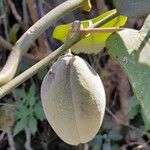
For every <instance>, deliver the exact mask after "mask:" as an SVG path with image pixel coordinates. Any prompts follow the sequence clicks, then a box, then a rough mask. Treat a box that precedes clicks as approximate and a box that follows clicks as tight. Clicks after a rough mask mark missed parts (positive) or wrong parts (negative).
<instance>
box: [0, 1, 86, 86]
mask: <svg viewBox="0 0 150 150" xmlns="http://www.w3.org/2000/svg"><path fill="white" fill-rule="evenodd" d="M84 1H85V0H67V1H65V2H64V3H62V4H60V5H59V6H57V7H56V8H54V9H53V10H51V11H50V12H49V13H47V14H46V15H45V16H44V17H42V18H41V19H40V20H39V21H37V22H36V23H35V24H34V25H33V26H31V27H30V28H29V29H28V30H27V31H26V32H25V33H24V34H23V36H22V37H21V38H20V39H19V40H18V41H17V42H16V44H15V46H14V47H13V51H12V53H11V54H10V55H9V57H8V60H7V62H6V64H5V66H4V67H3V69H2V70H1V72H0V85H3V84H5V83H7V82H8V81H10V80H11V79H12V78H13V77H14V76H15V73H16V70H17V68H18V65H19V62H20V60H21V58H22V56H23V55H24V54H25V53H26V52H27V50H28V49H29V47H30V46H31V44H32V43H33V42H34V41H35V40H36V39H37V38H38V37H39V35H40V34H41V33H43V32H44V31H45V30H46V29H47V28H48V27H49V26H51V25H52V24H54V23H55V22H56V21H57V20H59V19H60V18H62V17H63V16H65V15H66V14H67V13H69V12H71V11H73V10H74V9H76V8H77V7H80V5H81V4H82V3H83V2H84Z"/></svg>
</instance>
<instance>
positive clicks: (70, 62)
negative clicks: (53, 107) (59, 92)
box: [68, 56, 81, 143]
mask: <svg viewBox="0 0 150 150" xmlns="http://www.w3.org/2000/svg"><path fill="white" fill-rule="evenodd" d="M73 57H74V56H73ZM72 59H73V58H72V57H71V59H70V60H69V63H68V65H69V86H70V93H71V100H72V107H73V116H74V120H75V127H76V130H77V135H78V138H79V143H81V139H80V135H79V131H78V127H77V120H76V116H75V108H74V103H73V96H72V85H71V78H70V75H71V73H70V72H71V64H72V63H73V60H72Z"/></svg>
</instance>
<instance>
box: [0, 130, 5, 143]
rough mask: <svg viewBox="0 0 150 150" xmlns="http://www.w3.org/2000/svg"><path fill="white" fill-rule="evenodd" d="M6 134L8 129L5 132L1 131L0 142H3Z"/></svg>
mask: <svg viewBox="0 0 150 150" xmlns="http://www.w3.org/2000/svg"><path fill="white" fill-rule="evenodd" d="M5 134H6V131H3V132H2V133H1V135H0V142H1V140H2V139H3V137H4V135H5Z"/></svg>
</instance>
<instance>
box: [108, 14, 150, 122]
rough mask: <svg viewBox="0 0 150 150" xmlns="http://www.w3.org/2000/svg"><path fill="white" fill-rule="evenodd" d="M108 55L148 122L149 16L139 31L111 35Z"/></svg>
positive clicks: (149, 89)
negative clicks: (126, 81) (123, 77)
mask: <svg viewBox="0 0 150 150" xmlns="http://www.w3.org/2000/svg"><path fill="white" fill-rule="evenodd" d="M106 46H107V48H108V53H109V54H110V55H111V57H112V58H113V59H114V60H116V61H117V62H118V63H119V64H120V65H121V67H122V68H123V69H124V71H125V72H126V73H127V76H128V78H129V80H130V82H131V85H132V88H133V91H134V93H135V95H136V97H137V99H138V101H139V103H140V105H141V107H142V109H143V112H144V114H145V116H146V118H147V119H148V121H149V122H150V111H149V110H150V16H148V18H147V19H146V21H145V23H144V25H143V27H142V29H141V30H140V31H138V30H133V29H127V30H124V31H120V32H116V33H114V34H112V35H111V36H110V37H109V38H108V40H107V42H106Z"/></svg>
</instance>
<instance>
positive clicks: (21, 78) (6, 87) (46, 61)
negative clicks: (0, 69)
mask: <svg viewBox="0 0 150 150" xmlns="http://www.w3.org/2000/svg"><path fill="white" fill-rule="evenodd" d="M116 16H117V13H115V14H114V13H112V14H111V15H109V17H108V16H107V17H106V20H105V18H104V19H103V20H102V21H99V22H98V23H96V24H93V25H92V26H90V28H91V27H92V28H94V27H98V26H102V25H104V24H105V23H107V22H108V21H110V20H112V19H113V18H115V17H116ZM78 29H79V28H78ZM78 29H77V32H76V33H75V35H74V36H73V37H72V38H71V39H68V40H67V41H66V42H65V43H64V44H63V45H62V46H61V47H59V48H58V49H57V50H55V51H54V52H52V53H51V54H49V55H48V56H47V57H45V58H44V59H42V60H41V61H39V62H38V63H36V64H35V65H33V66H32V67H30V68H29V69H27V70H26V71H24V72H23V73H21V74H20V75H18V76H17V77H15V78H14V79H12V80H11V81H9V82H8V83H7V84H5V85H4V86H2V87H0V99H1V98H2V97H3V96H5V95H6V94H7V93H8V92H9V91H11V90H12V89H14V88H15V87H17V86H18V85H20V84H21V83H23V82H24V81H26V80H27V79H29V78H30V77H31V76H33V75H34V74H36V73H37V72H38V71H40V70H42V69H43V68H44V67H46V66H47V65H51V64H52V63H53V61H54V60H56V59H57V58H58V57H59V56H60V55H61V54H62V53H64V52H65V51H66V50H68V49H69V48H70V47H71V46H72V45H74V44H75V43H77V42H78V41H80V40H81V35H80V34H81V33H80V29H79V30H78ZM82 38H83V37H82Z"/></svg>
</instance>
